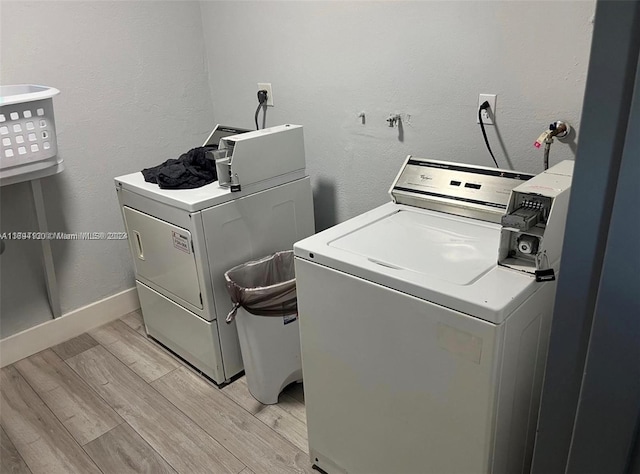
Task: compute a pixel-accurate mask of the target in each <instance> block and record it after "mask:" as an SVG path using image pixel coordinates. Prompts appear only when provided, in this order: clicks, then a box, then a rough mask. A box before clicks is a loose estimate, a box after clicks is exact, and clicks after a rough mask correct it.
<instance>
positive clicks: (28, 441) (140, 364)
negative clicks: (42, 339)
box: [0, 312, 312, 474]
mask: <svg viewBox="0 0 640 474" xmlns="http://www.w3.org/2000/svg"><path fill="white" fill-rule="evenodd" d="M0 392H1V395H2V397H1V400H0V425H1V429H0V441H1V443H0V448H1V451H0V472H1V473H3V474H5V473H23V472H24V473H29V472H31V473H34V474H36V473H47V474H52V473H65V474H66V473H73V472H78V473H83V474H84V473H100V472H103V473H114V474H124V473H142V472H148V473H154V474H155V473H185V474H187V473H188V474H194V473H242V474H251V473H255V474H262V473H285V472H312V469H311V463H310V462H309V456H308V446H307V430H306V416H305V407H304V398H303V392H302V386H301V385H299V384H292V385H290V386H289V387H287V389H286V390H285V391H284V392H283V393H282V394H281V395H280V400H279V403H278V404H277V405H262V404H261V403H259V402H258V401H256V400H255V399H254V398H253V397H251V395H250V394H249V391H248V389H247V384H246V381H245V379H244V377H242V378H240V379H239V380H236V381H235V382H233V383H231V384H230V385H227V386H226V387H224V388H222V389H219V388H217V387H216V386H214V385H213V384H211V383H209V382H207V381H206V380H205V379H204V378H202V377H201V376H199V375H197V374H196V373H195V372H194V371H193V370H192V369H190V368H189V367H188V366H186V365H185V364H183V363H182V362H181V361H180V360H178V359H177V358H175V357H173V356H172V355H170V354H169V353H168V352H167V351H165V350H164V349H163V348H161V347H160V346H159V345H157V344H156V343H154V342H153V341H151V340H149V339H148V338H147V337H146V336H145V333H144V326H143V324H142V318H141V316H140V314H139V313H137V312H134V313H131V314H128V315H126V316H124V317H123V318H122V319H119V320H117V321H114V322H112V323H110V324H107V325H105V326H102V327H100V328H98V329H95V330H93V331H89V333H86V334H82V335H81V336H79V337H76V338H74V339H71V340H69V341H67V342H65V343H63V344H59V345H57V346H54V347H51V348H50V349H47V350H45V351H42V352H40V353H38V354H35V355H33V356H31V357H28V358H26V359H23V360H21V361H18V362H16V363H15V364H12V365H10V366H7V367H5V368H3V369H2V376H1V380H0Z"/></svg>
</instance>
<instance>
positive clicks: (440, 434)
mask: <svg viewBox="0 0 640 474" xmlns="http://www.w3.org/2000/svg"><path fill="white" fill-rule="evenodd" d="M571 172H572V162H563V163H562V164H561V165H558V166H557V167H556V168H552V169H550V170H548V171H547V172H545V173H542V174H541V175H539V176H537V177H532V176H529V175H524V174H519V173H514V172H511V171H507V170H496V169H495V168H493V169H492V168H484V167H474V166H468V165H461V164H455V163H447V162H441V161H435V160H424V159H420V158H414V157H408V158H407V160H406V162H405V163H404V165H403V167H402V169H401V171H400V173H399V175H398V177H397V178H396V180H395V182H394V184H393V186H392V188H391V190H390V193H391V195H392V199H393V202H391V203H388V204H385V205H383V206H380V207H378V208H376V209H374V210H372V211H370V212H367V213H365V214H363V215H361V216H358V217H356V218H354V219H351V220H349V221H347V222H344V223H342V224H339V225H337V226H335V227H333V228H330V229H328V230H326V231H324V232H321V233H319V234H316V235H315V236H312V237H309V238H307V239H305V240H303V241H301V242H298V243H296V244H295V246H294V250H295V255H296V279H297V292H298V311H299V318H300V319H299V320H300V332H301V346H302V362H303V376H304V384H305V385H304V389H305V403H306V408H307V426H308V435H309V450H310V456H311V460H312V462H313V463H314V464H315V465H316V466H317V467H318V468H320V469H321V470H323V471H325V472H328V473H347V472H348V473H363V474H364V473H366V474H374V473H381V474H382V473H384V474H388V473H394V474H397V473H412V474H413V473H474V474H476V473H487V472H493V473H509V474H514V473H518V472H528V466H529V463H530V459H531V454H532V449H533V439H534V435H535V426H536V418H537V410H538V403H539V397H540V390H541V382H542V377H543V371H544V363H545V357H546V348H547V341H548V335H549V329H550V322H551V315H552V307H553V300H554V295H555V281H553V279H554V277H555V274H556V273H557V271H558V265H559V257H560V248H561V244H562V234H563V232H564V221H565V216H566V206H567V201H568V194H569V186H570V181H571ZM525 244H527V245H525Z"/></svg>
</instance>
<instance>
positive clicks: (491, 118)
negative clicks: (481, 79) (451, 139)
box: [476, 94, 497, 125]
mask: <svg viewBox="0 0 640 474" xmlns="http://www.w3.org/2000/svg"><path fill="white" fill-rule="evenodd" d="M496 97H497V96H496V94H480V96H479V97H478V108H480V105H481V104H482V103H484V101H485V100H486V101H487V102H489V109H487V110H483V111H482V121H483V122H484V124H485V125H494V124H495V121H496ZM476 123H480V120H478V109H476Z"/></svg>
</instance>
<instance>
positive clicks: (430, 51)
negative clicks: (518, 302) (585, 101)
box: [202, 1, 595, 229]
mask: <svg viewBox="0 0 640 474" xmlns="http://www.w3.org/2000/svg"><path fill="white" fill-rule="evenodd" d="M594 9H595V3H594V2H593V1H579V2H570V1H561V2H549V1H535V2H533V1H508V2H498V1H473V2H461V1H416V2H397V1H394V2H391V1H387V2H347V1H340V2H266V1H258V2H231V1H216V2H206V1H205V2H202V11H203V15H202V21H203V25H204V35H205V40H206V47H207V54H208V59H209V71H210V77H209V84H210V87H211V97H212V99H213V103H214V104H213V105H214V112H215V119H216V121H220V122H224V123H228V124H230V125H238V126H247V127H250V126H253V113H254V110H255V107H256V104H257V102H256V83H257V82H271V83H272V85H273V97H274V99H275V107H274V108H270V109H269V110H268V114H267V126H271V125H278V124H281V123H297V124H302V125H304V126H305V140H306V152H307V164H308V170H309V172H310V174H311V176H312V178H313V183H314V195H315V201H316V223H317V227H318V228H319V229H322V228H325V227H327V226H329V225H331V224H334V223H335V222H338V221H342V220H344V219H347V218H349V217H352V216H354V215H356V214H359V213H361V212H363V211H366V210H369V209H371V208H373V207H374V206H376V205H379V204H381V203H383V202H385V201H387V200H388V197H387V195H386V192H387V190H388V188H389V186H390V184H391V182H392V180H393V178H394V177H395V175H396V173H397V172H398V170H399V166H400V165H401V163H402V161H403V159H404V158H405V156H406V155H407V154H409V153H411V154H414V155H416V156H423V157H429V158H435V159H442V160H453V161H461V162H467V163H475V164H484V165H487V166H491V165H492V161H491V157H490V156H489V154H488V153H487V151H486V149H485V146H484V142H483V139H482V135H481V133H480V129H479V126H478V125H477V124H476V116H477V101H478V94H479V93H495V94H498V104H497V124H498V125H497V127H489V128H490V130H489V131H488V132H489V140H490V143H491V145H492V148H493V150H494V153H495V154H496V158H497V159H498V163H499V164H500V165H501V166H502V167H506V168H514V169H518V170H521V171H527V172H539V171H541V170H542V151H541V150H536V149H535V148H533V146H532V144H533V142H534V141H535V139H536V138H537V137H538V135H539V134H540V133H541V132H542V131H543V130H545V129H546V127H547V126H548V124H549V123H550V122H552V121H555V120H558V119H564V120H568V121H569V123H571V124H572V125H573V126H574V127H579V118H580V114H581V109H582V98H583V93H584V87H585V79H586V72H587V64H588V57H589V48H590V41H591V33H592V16H593V13H594ZM361 111H365V112H366V124H365V125H362V124H361V123H360V119H358V117H357V116H358V113H359V112H361ZM395 112H401V113H405V114H410V115H411V124H410V125H405V126H404V135H403V137H401V138H400V137H399V131H398V129H392V128H388V127H387V124H386V121H385V120H386V118H387V117H388V115H389V114H390V113H395ZM575 139H576V137H575V136H574V137H573V143H571V144H570V145H567V144H560V143H558V142H556V143H555V144H554V145H553V146H552V149H551V164H554V163H556V162H558V161H560V160H562V159H571V158H574V153H575Z"/></svg>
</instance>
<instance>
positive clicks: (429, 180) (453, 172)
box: [389, 155, 533, 223]
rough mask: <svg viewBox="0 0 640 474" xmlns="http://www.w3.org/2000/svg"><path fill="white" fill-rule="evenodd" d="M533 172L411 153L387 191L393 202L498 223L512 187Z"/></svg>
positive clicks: (527, 178)
mask: <svg viewBox="0 0 640 474" xmlns="http://www.w3.org/2000/svg"><path fill="white" fill-rule="evenodd" d="M531 178H533V175H530V174H526V173H519V172H515V171H510V170H502V169H497V168H488V167H484V166H475V165H466V164H461V163H452V162H447V161H439V160H428V159H424V158H416V157H413V156H411V155H409V156H408V157H407V159H406V160H405V163H404V165H403V167H402V169H401V170H400V173H399V174H398V176H397V177H396V180H395V181H394V183H393V185H392V186H391V189H390V191H389V193H390V194H391V197H392V198H393V200H394V202H397V203H400V204H407V205H411V206H415V207H421V208H424V209H432V210H436V211H440V212H448V213H450V214H456V215H461V216H465V217H472V218H476V219H480V220H487V221H491V222H497V223H499V222H500V221H501V218H502V215H503V214H504V212H505V210H506V209H507V203H508V202H509V197H510V195H511V191H512V189H513V188H515V187H516V186H519V185H520V184H522V183H523V182H525V181H527V180H529V179H531Z"/></svg>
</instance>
